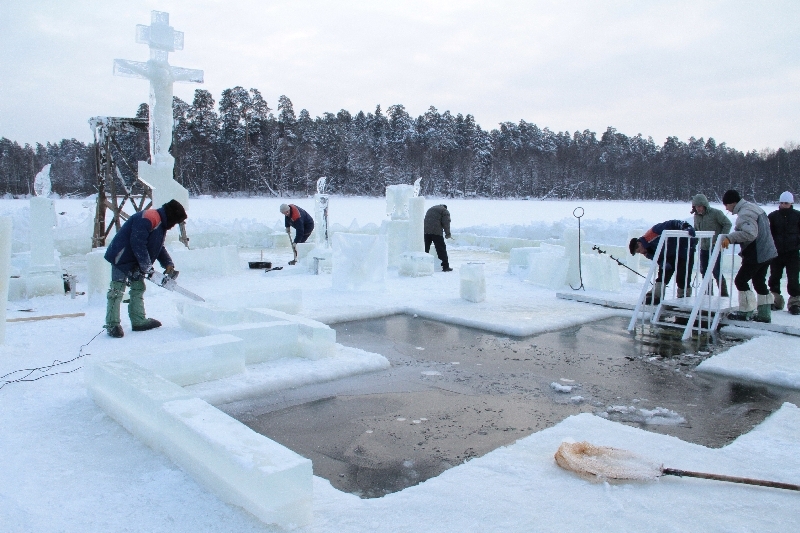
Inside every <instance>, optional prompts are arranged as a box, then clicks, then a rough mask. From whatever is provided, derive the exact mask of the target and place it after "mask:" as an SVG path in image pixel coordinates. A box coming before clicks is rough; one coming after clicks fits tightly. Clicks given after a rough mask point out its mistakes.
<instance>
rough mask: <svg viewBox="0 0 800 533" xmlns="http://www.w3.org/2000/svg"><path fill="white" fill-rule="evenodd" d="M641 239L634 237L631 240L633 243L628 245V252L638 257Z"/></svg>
mask: <svg viewBox="0 0 800 533" xmlns="http://www.w3.org/2000/svg"><path fill="white" fill-rule="evenodd" d="M638 243H639V239H637V238H636V237H634V238H633V239H631V242H629V243H628V250H629V251H630V252H631V255H636V248H638Z"/></svg>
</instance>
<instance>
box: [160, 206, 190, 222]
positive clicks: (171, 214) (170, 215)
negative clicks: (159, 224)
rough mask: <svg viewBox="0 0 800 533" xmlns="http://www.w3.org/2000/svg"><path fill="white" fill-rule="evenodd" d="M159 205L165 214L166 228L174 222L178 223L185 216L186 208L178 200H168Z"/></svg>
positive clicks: (184, 218)
mask: <svg viewBox="0 0 800 533" xmlns="http://www.w3.org/2000/svg"><path fill="white" fill-rule="evenodd" d="M161 207H163V208H164V212H165V213H166V214H167V220H166V226H167V229H169V228H173V227H175V225H176V224H180V223H181V222H183V221H184V220H186V218H187V216H186V210H185V209H184V208H183V206H182V205H181V203H180V202H179V201H178V200H170V201H169V202H167V203H165V204H164V205H162V206H161Z"/></svg>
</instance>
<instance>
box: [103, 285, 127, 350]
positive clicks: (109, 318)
mask: <svg viewBox="0 0 800 533" xmlns="http://www.w3.org/2000/svg"><path fill="white" fill-rule="evenodd" d="M124 294H125V283H124V282H122V281H112V282H111V285H110V286H109V288H108V294H107V295H106V300H107V302H106V325H105V328H106V332H107V333H108V334H109V335H110V336H111V337H116V338H119V337H122V336H123V335H125V333H124V332H123V331H122V326H120V323H119V306H120V304H121V303H122V297H123V295H124Z"/></svg>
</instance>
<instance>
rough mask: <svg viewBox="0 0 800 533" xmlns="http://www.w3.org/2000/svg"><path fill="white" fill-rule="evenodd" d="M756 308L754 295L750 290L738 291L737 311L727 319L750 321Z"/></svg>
mask: <svg viewBox="0 0 800 533" xmlns="http://www.w3.org/2000/svg"><path fill="white" fill-rule="evenodd" d="M757 307H758V304H757V303H756V293H754V292H753V291H750V290H747V291H739V310H738V311H735V312H733V313H731V314H729V315H728V318H730V319H731V320H752V319H753V315H754V314H755V310H756V308H757Z"/></svg>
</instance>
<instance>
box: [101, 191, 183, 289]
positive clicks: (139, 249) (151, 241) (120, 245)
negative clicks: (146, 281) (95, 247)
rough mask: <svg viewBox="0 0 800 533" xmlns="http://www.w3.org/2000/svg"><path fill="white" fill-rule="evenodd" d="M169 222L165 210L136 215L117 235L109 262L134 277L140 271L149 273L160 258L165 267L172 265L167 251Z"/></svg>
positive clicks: (110, 246) (106, 257)
mask: <svg viewBox="0 0 800 533" xmlns="http://www.w3.org/2000/svg"><path fill="white" fill-rule="evenodd" d="M166 220H167V214H166V212H165V211H164V208H163V207H160V208H158V209H147V210H146V211H139V212H138V213H134V214H133V215H131V217H130V218H129V219H128V220H126V221H125V223H124V224H123V225H122V227H121V228H120V229H119V231H118V232H117V234H116V235H115V236H114V239H113V240H112V241H111V244H110V245H109V247H108V249H107V250H106V253H105V255H104V257H105V260H106V261H108V262H109V263H111V265H112V266H114V268H117V269H118V270H120V271H122V272H123V273H125V274H131V273H132V272H133V271H134V270H135V269H136V268H138V269H139V270H140V271H141V272H147V271H148V270H150V269H151V268H152V267H153V261H155V260H156V259H157V260H158V262H159V263H160V264H161V267H162V268H167V267H168V266H169V265H172V264H173V263H172V258H171V257H170V256H169V252H167V249H166V248H164V240H165V239H166V236H167V228H166V223H165V222H164V221H166Z"/></svg>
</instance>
